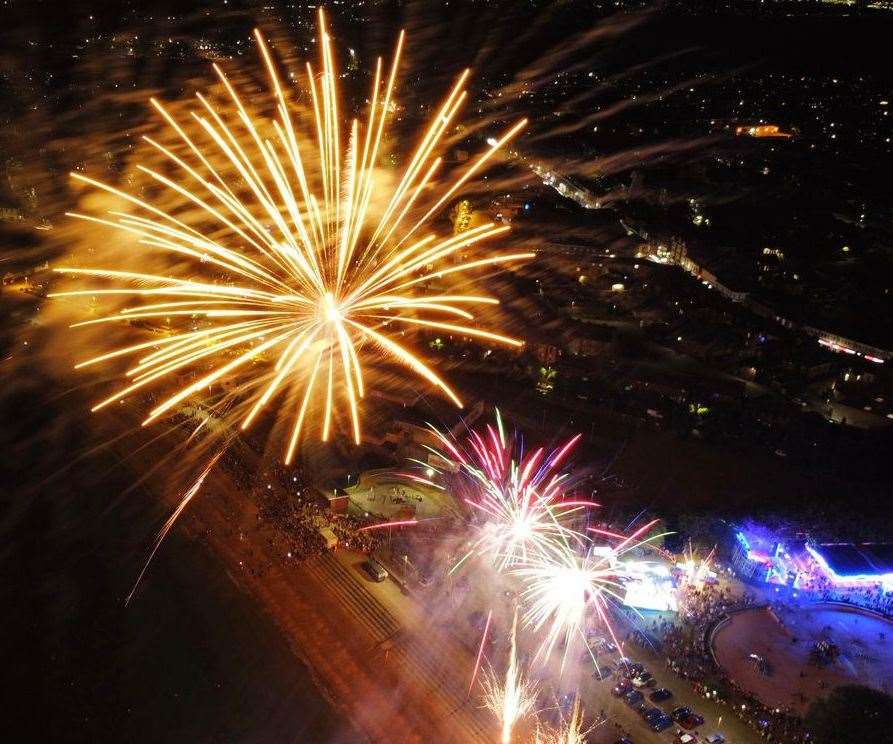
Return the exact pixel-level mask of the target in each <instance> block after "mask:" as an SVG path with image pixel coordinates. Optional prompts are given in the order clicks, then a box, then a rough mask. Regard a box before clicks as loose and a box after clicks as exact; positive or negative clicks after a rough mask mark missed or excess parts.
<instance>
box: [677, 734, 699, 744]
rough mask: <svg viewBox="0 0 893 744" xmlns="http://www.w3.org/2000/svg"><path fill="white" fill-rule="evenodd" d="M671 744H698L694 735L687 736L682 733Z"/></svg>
mask: <svg viewBox="0 0 893 744" xmlns="http://www.w3.org/2000/svg"><path fill="white" fill-rule="evenodd" d="M673 744H698V739H697V737H696V736H695V735H694V734H687V733H685V732H684V731H680V732H679V733H678V734H677V735H676V738H675V739H673Z"/></svg>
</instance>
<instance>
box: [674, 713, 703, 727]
mask: <svg viewBox="0 0 893 744" xmlns="http://www.w3.org/2000/svg"><path fill="white" fill-rule="evenodd" d="M676 723H678V724H679V725H680V726H682V728H684V729H688V730H689V731H690V730H691V729H696V728H697V727H698V726H703V725H704V716H702V715H698V714H697V713H689V714H688V715H687V716H685V717H684V718H681V719H680V718H677V719H676Z"/></svg>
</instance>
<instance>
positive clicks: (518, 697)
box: [482, 611, 536, 744]
mask: <svg viewBox="0 0 893 744" xmlns="http://www.w3.org/2000/svg"><path fill="white" fill-rule="evenodd" d="M482 682H483V687H484V705H485V706H486V708H487V709H488V710H490V711H491V712H492V713H493V715H495V716H496V718H497V720H498V721H499V724H500V742H501V743H502V744H511V741H512V733H513V731H514V728H515V726H516V724H517V723H518V722H519V721H520V720H522V719H523V718H524V717H525V716H527V715H529V714H530V713H531V712H532V711H533V707H534V703H535V700H536V686H535V685H533V684H531V683H530V682H529V681H528V680H527V679H526V678H525V677H524V675H523V673H522V672H521V669H520V667H519V665H518V613H517V611H516V612H515V617H514V620H513V621H512V636H511V648H510V650H509V663H508V667H507V669H506V672H505V677H504V678H501V679H500V677H499V675H497V674H496V673H495V672H494V671H493V669H492V668H490V669H488V670H487V672H486V673H485V675H484V678H483V680H482Z"/></svg>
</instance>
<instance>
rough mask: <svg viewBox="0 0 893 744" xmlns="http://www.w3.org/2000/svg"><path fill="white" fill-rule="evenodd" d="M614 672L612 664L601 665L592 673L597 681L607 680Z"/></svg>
mask: <svg viewBox="0 0 893 744" xmlns="http://www.w3.org/2000/svg"><path fill="white" fill-rule="evenodd" d="M613 672H614V667H612V666H611V665H610V664H601V665H600V666H598V667H596V670H595V671H594V672H593V673H592V676H593V677H595V678H596V679H607V678H608V677H610V676H611V674H612V673H613Z"/></svg>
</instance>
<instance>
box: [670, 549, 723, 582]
mask: <svg viewBox="0 0 893 744" xmlns="http://www.w3.org/2000/svg"><path fill="white" fill-rule="evenodd" d="M715 552H716V548H713V550H711V551H710V552H709V553H708V554H707V555H706V556H702V555H700V553H699V552H698V551H697V550H696V549H695V548H694V547H693V546H692V543H691V540H689V541H688V545H687V546H686V547H685V550H684V551H683V560H682V562H681V563H680V564H679V567H680V568H681V569H682V575H683V580H684V582H685V583H686V584H689V585H691V586H693V587H695V588H696V589H703V587H704V583H705V582H706V581H707V577H708V576H709V575H710V573H711V570H712V569H711V565H712V562H713V555H714V553H715Z"/></svg>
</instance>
